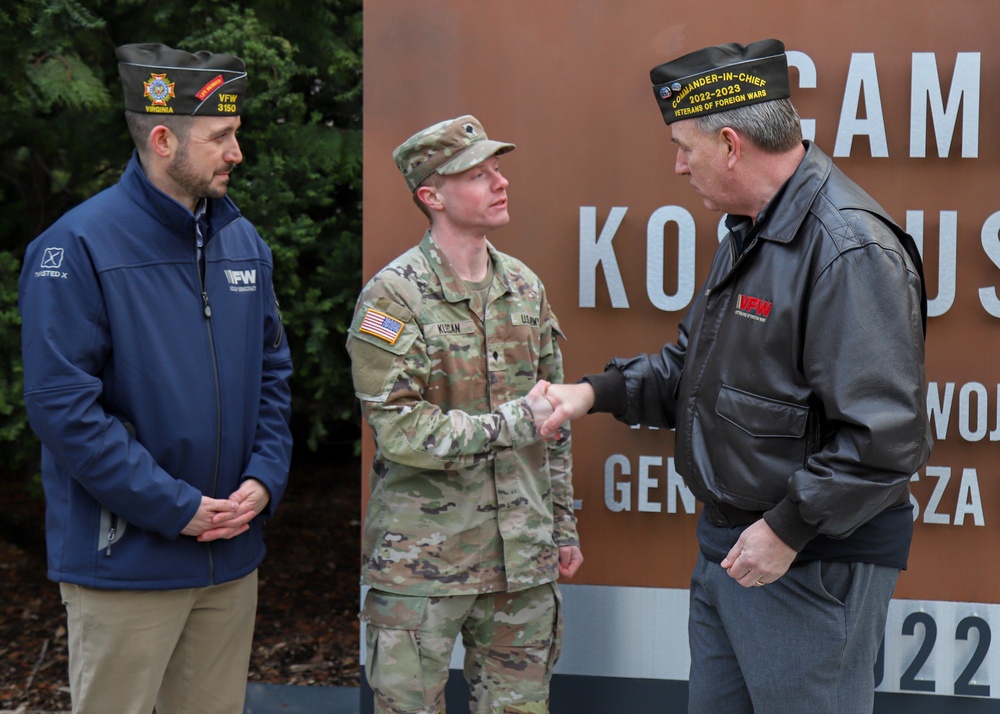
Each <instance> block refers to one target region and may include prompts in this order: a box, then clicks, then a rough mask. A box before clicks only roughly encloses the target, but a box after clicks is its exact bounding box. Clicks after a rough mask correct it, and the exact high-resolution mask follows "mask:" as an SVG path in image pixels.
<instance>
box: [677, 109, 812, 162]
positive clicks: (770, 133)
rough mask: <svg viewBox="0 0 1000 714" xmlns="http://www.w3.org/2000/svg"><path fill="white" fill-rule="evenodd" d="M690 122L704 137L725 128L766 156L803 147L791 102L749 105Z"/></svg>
mask: <svg viewBox="0 0 1000 714" xmlns="http://www.w3.org/2000/svg"><path fill="white" fill-rule="evenodd" d="M691 121H692V122H694V124H695V126H696V127H697V128H698V129H700V130H701V131H703V132H705V133H706V134H716V133H718V132H720V131H722V129H723V128H724V127H727V126H728V127H730V128H732V129H735V130H736V131H738V132H739V133H740V134H742V135H743V136H745V137H747V138H748V139H750V141H752V142H753V144H754V145H755V146H757V147H758V148H759V149H761V150H762V151H765V152H767V153H769V154H780V153H782V152H785V151H790V150H791V149H794V148H795V147H796V146H798V145H799V144H801V143H802V124H801V120H800V119H799V113H798V112H797V111H796V110H795V107H794V106H793V105H792V101H791V100H790V99H774V100H772V101H770V102H759V103H757V104H749V105H747V106H745V107H737V108H736V109H730V110H728V111H725V112H717V113H715V114H708V115H706V116H701V117H694V118H693V119H691Z"/></svg>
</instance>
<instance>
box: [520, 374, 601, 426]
mask: <svg viewBox="0 0 1000 714" xmlns="http://www.w3.org/2000/svg"><path fill="white" fill-rule="evenodd" d="M527 400H528V406H529V407H530V408H531V411H532V413H533V414H534V422H535V428H536V429H538V433H540V434H541V435H542V438H545V439H549V438H552V437H554V436H555V435H556V433H557V432H558V431H559V427H561V426H562V425H563V424H565V423H566V422H568V421H571V420H573V419H578V418H580V417H582V416H583V415H584V414H586V413H587V412H589V411H590V409H591V407H593V406H594V388H593V387H591V386H590V384H588V383H587V382H580V383H578V384H552V383H550V382H546V381H545V380H544V379H543V380H540V381H539V382H538V384H536V385H535V386H534V387H532V389H531V391H530V392H528V394H527Z"/></svg>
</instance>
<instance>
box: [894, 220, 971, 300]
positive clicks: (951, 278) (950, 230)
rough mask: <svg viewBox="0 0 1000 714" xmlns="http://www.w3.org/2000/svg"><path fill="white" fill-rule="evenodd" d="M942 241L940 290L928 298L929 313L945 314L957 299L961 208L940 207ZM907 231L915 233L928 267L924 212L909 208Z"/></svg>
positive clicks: (940, 251) (939, 253)
mask: <svg viewBox="0 0 1000 714" xmlns="http://www.w3.org/2000/svg"><path fill="white" fill-rule="evenodd" d="M940 216H941V219H940V220H941V231H940V243H939V245H938V294H937V297H935V298H934V299H933V300H931V299H930V298H928V300H927V316H928V317H938V316H939V315H943V314H945V313H946V312H948V310H950V309H951V306H952V305H953V304H954V303H955V282H956V275H957V274H958V256H957V254H958V211H941V214H940ZM906 232H907V233H909V234H910V235H911V236H913V240H914V242H915V243H916V244H917V249H918V250H919V251H920V255H922V256H923V257H924V268H925V269H926V267H927V254H926V253H924V212H923V211H907V212H906Z"/></svg>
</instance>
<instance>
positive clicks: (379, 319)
mask: <svg viewBox="0 0 1000 714" xmlns="http://www.w3.org/2000/svg"><path fill="white" fill-rule="evenodd" d="M358 330H359V331H360V332H367V333H368V334H369V335H375V336H376V337H378V338H381V339H383V340H385V341H386V342H388V343H389V344H390V345H391V344H395V342H396V340H397V339H399V336H400V334H402V332H403V323H402V322H400V321H399V320H397V319H395V318H393V317H389V316H388V315H386V314H385V313H384V312H380V311H379V310H376V309H374V308H368V312H366V313H365V317H364V319H363V320H362V321H361V325H360V326H359V327H358Z"/></svg>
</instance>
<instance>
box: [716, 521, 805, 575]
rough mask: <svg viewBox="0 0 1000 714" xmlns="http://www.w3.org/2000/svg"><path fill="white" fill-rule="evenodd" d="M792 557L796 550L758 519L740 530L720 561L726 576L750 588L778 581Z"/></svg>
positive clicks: (789, 564) (790, 562)
mask: <svg viewBox="0 0 1000 714" xmlns="http://www.w3.org/2000/svg"><path fill="white" fill-rule="evenodd" d="M795 555H796V553H795V551H794V550H792V549H791V548H790V547H788V545H786V544H785V542H784V541H783V540H781V538H779V537H778V536H776V535H775V534H774V531H772V530H771V526H769V525H767V522H766V521H765V520H764V519H763V518H761V519H760V520H759V521H757V522H756V523H754V524H753V525H751V526H749V527H748V528H747V529H746V530H745V531H743V533H742V534H741V535H740V538H739V540H737V541H736V545H734V546H733V548H732V550H730V551H729V554H728V555H727V556H726V558H725V560H723V561H722V567H723V568H725V569H726V570H728V571H729V577H731V578H733V579H734V580H735V581H736V582H738V583H739V584H740V585H742V586H743V587H745V588H749V587H753V586H755V585H767V584H768V583H773V582H774V581H775V580H777V579H778V578H780V577H781V576H782V575H784V574H785V572H786V571H787V570H788V568H789V567H790V566H791V564H792V561H793V560H795Z"/></svg>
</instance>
